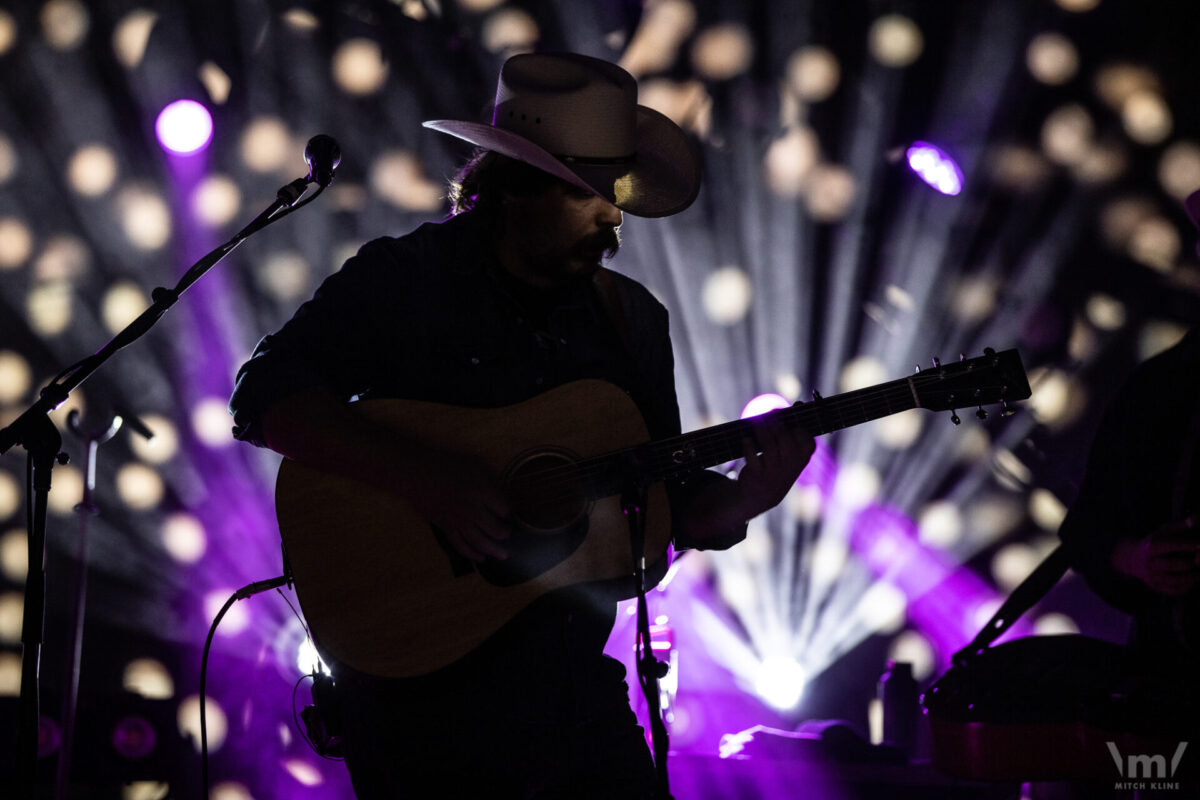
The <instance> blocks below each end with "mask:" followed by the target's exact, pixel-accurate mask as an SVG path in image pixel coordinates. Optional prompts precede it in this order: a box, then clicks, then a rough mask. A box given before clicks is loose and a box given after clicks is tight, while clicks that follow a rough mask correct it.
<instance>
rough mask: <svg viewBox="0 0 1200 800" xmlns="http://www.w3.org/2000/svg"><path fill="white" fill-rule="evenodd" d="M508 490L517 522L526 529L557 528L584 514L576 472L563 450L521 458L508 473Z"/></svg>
mask: <svg viewBox="0 0 1200 800" xmlns="http://www.w3.org/2000/svg"><path fill="white" fill-rule="evenodd" d="M508 493H509V500H510V502H511V503H512V505H513V509H514V515H515V517H516V519H517V522H519V523H520V524H521V526H523V527H524V528H526V529H528V530H529V531H530V532H534V533H553V532H556V531H561V530H562V529H564V528H567V527H569V526H570V525H572V524H573V523H575V522H576V521H577V520H578V519H579V518H580V517H581V516H583V515H584V514H585V513H587V500H586V498H585V496H584V492H583V489H582V485H581V481H580V476H579V471H578V468H577V465H576V464H575V461H574V459H573V458H571V456H570V455H569V454H567V453H561V452H556V451H550V452H541V453H538V454H536V455H532V456H529V457H527V458H524V459H522V460H521V461H520V462H518V463H517V464H516V466H515V467H514V468H513V469H512V471H511V472H510V474H509V478H508Z"/></svg>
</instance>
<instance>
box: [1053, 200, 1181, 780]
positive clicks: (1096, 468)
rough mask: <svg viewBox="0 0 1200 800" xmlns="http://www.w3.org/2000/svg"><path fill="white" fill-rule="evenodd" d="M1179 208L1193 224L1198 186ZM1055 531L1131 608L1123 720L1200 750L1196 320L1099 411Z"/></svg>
mask: <svg viewBox="0 0 1200 800" xmlns="http://www.w3.org/2000/svg"><path fill="white" fill-rule="evenodd" d="M1186 207H1187V210H1188V214H1189V216H1190V217H1191V219H1192V221H1193V222H1194V223H1196V224H1197V225H1200V192H1197V193H1195V194H1193V195H1192V196H1191V197H1189V198H1188V200H1187V202H1186ZM1197 250H1198V252H1200V246H1198V247H1197ZM1059 534H1060V536H1061V538H1062V540H1063V542H1064V543H1065V544H1066V545H1067V547H1068V549H1069V555H1070V561H1071V564H1072V566H1073V567H1074V568H1075V570H1076V571H1078V572H1079V573H1081V574H1082V575H1083V577H1084V578H1085V580H1086V581H1087V583H1088V585H1089V586H1091V588H1092V589H1093V590H1094V591H1095V592H1096V593H1097V594H1098V595H1099V596H1100V597H1101V598H1103V599H1104V600H1105V601H1106V602H1107V603H1109V604H1110V605H1112V606H1113V607H1115V608H1117V609H1119V610H1121V611H1124V612H1126V613H1128V614H1130V615H1131V616H1132V618H1133V626H1132V630H1131V636H1130V641H1129V645H1130V647H1129V650H1128V654H1129V656H1130V660H1129V664H1128V667H1127V673H1128V678H1127V679H1125V680H1124V681H1123V682H1122V683H1121V685H1119V686H1117V687H1115V690H1116V691H1117V692H1118V693H1119V694H1121V695H1123V696H1124V697H1125V702H1126V703H1127V712H1126V713H1127V715H1128V716H1127V717H1126V718H1125V722H1126V723H1127V724H1129V725H1130V727H1131V728H1132V729H1140V730H1147V731H1151V732H1154V731H1161V732H1163V733H1164V734H1166V736H1167V743H1168V744H1169V745H1172V746H1175V745H1173V744H1172V743H1174V742H1176V741H1185V740H1191V743H1190V744H1189V745H1188V747H1189V748H1192V747H1195V748H1197V749H1198V750H1200V741H1195V739H1196V736H1195V734H1196V733H1198V732H1200V589H1198V586H1200V326H1194V327H1192V328H1191V330H1190V331H1189V332H1188V333H1187V334H1186V335H1185V336H1184V337H1183V339H1182V340H1181V341H1180V342H1179V343H1177V344H1176V345H1175V346H1173V347H1171V348H1169V349H1168V350H1166V351H1164V352H1162V353H1160V354H1158V355H1156V356H1154V357H1152V358H1150V359H1147V360H1146V361H1145V362H1143V363H1142V364H1140V365H1139V366H1138V367H1137V368H1136V369H1135V370H1134V372H1133V373H1132V375H1131V376H1130V377H1129V379H1128V380H1127V381H1126V383H1125V384H1124V385H1123V387H1122V388H1121V390H1120V392H1119V393H1118V394H1117V397H1116V398H1115V400H1114V401H1113V402H1112V404H1111V405H1110V406H1109V408H1108V409H1107V410H1106V412H1105V414H1104V417H1103V418H1102V420H1101V423H1100V426H1099V428H1098V430H1097V433H1096V436H1095V439H1094V441H1093V443H1092V449H1091V453H1090V455H1089V458H1088V463H1087V470H1086V474H1085V476H1084V481H1083V484H1082V486H1081V487H1080V491H1079V495H1078V497H1077V499H1076V500H1075V502H1074V503H1073V504H1072V506H1071V508H1070V510H1069V512H1068V514H1067V517H1066V519H1065V520H1064V522H1063V525H1062V527H1061V529H1060V532H1059ZM1164 755H1165V757H1166V759H1168V760H1169V759H1170V758H1171V755H1172V753H1171V752H1167V753H1165V754H1164ZM1185 755H1186V756H1187V758H1186V760H1185V761H1184V762H1183V764H1184V766H1185V767H1188V768H1190V769H1192V770H1194V769H1195V766H1196V765H1197V764H1198V763H1200V761H1197V759H1196V758H1195V756H1196V753H1195V752H1191V753H1185ZM1123 757H1124V756H1123ZM1185 771H1186V770H1183V769H1182V768H1181V771H1180V775H1181V776H1182V777H1187V778H1188V779H1189V785H1190V786H1192V787H1196V786H1200V775H1195V774H1192V775H1183V774H1182V773H1183V772H1185ZM1113 775H1114V778H1116V777H1119V776H1118V774H1117V771H1116V766H1115V764H1114V770H1113Z"/></svg>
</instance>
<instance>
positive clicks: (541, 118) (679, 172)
mask: <svg viewBox="0 0 1200 800" xmlns="http://www.w3.org/2000/svg"><path fill="white" fill-rule="evenodd" d="M425 127H427V128H432V129H433V130H435V131H441V132H442V133H448V134H450V135H451V136H457V137H458V138H459V139H465V140H466V141H468V142H471V143H472V144H475V145H478V146H479V147H483V148H485V149H487V150H494V151H496V152H497V153H502V154H503V155H506V156H509V157H511V158H515V159H517V160H518V161H524V162H525V163H527V164H531V165H532V166H535V167H537V168H538V169H540V170H543V171H545V172H548V173H550V174H551V175H555V176H557V177H559V178H562V179H563V180H565V181H568V182H570V183H573V184H575V185H576V186H580V187H582V188H584V189H588V190H589V191H592V192H595V193H596V194H598V195H600V196H601V197H603V198H605V199H607V200H608V201H609V202H611V203H612V204H613V205H615V206H617V208H620V209H622V210H623V211H627V212H628V213H630V214H633V215H634V216H637V217H665V216H667V215H669V214H675V213H678V212H680V211H683V210H684V209H685V208H687V207H688V206H689V205H691V204H692V201H693V200H695V199H696V194H697V193H698V192H699V191H700V159H699V157H698V156H697V154H696V151H695V148H693V146H692V143H691V142H690V141H689V140H688V138H687V135H686V134H685V133H684V132H683V131H682V130H681V129H680V128H679V126H678V125H676V124H675V123H674V122H672V121H671V120H670V119H668V118H667V117H665V116H663V115H662V114H660V113H658V112H657V111H655V110H653V109H651V108H647V107H645V106H640V105H638V104H637V82H636V81H635V80H634V79H633V76H632V75H630V74H629V73H628V72H626V71H625V70H623V69H621V68H620V67H618V66H617V65H616V64H611V63H609V62H607V61H603V60H601V59H598V58H591V57H590V56H583V55H578V54H576V53H554V54H534V53H527V54H522V55H516V56H513V57H512V58H510V59H508V60H507V61H505V62H504V66H502V67H501V68H500V81H499V84H498V86H497V87H496V105H495V108H494V110H493V112H492V122H491V124H486V123H482V122H463V121H457V120H432V121H430V122H426V123H425Z"/></svg>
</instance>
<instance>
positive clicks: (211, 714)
mask: <svg viewBox="0 0 1200 800" xmlns="http://www.w3.org/2000/svg"><path fill="white" fill-rule="evenodd" d="M204 716H205V722H206V727H207V728H208V752H210V753H215V752H217V751H218V750H220V749H221V745H223V744H225V735H226V733H228V731H229V722H228V718H227V717H226V716H225V709H223V708H221V704H220V703H218V702H217V701H216V700H215V699H213V698H212V697H209V698H208V701H207V702H206V703H205V709H204ZM175 721H176V724H177V725H178V726H179V732H180V733H181V734H183V736H184V737H185V738H188V739H191V741H192V745H193V746H194V747H195V748H196V752H197V753H198V752H200V696H199V695H191V696H190V697H187V698H186V699H184V701H183V702H181V703H180V704H179V710H178V711H177V712H176V714H175Z"/></svg>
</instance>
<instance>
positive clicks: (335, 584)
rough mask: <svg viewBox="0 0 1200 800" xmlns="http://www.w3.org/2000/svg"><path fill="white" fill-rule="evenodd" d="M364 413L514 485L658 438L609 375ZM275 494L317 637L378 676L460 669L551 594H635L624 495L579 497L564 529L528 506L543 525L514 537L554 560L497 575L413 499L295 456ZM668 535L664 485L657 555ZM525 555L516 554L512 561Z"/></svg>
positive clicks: (382, 406) (654, 534)
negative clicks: (590, 588) (491, 402)
mask: <svg viewBox="0 0 1200 800" xmlns="http://www.w3.org/2000/svg"><path fill="white" fill-rule="evenodd" d="M356 408H358V409H359V410H360V411H361V413H362V414H364V415H365V416H367V417H368V418H370V419H372V420H374V421H376V422H378V423H380V424H383V425H386V426H388V427H390V428H393V429H395V430H397V431H400V432H402V433H403V435H404V436H405V437H406V438H411V439H412V440H413V441H416V442H419V443H421V444H425V445H427V446H429V447H431V448H438V449H441V450H448V451H451V452H455V453H461V454H463V455H464V456H469V457H472V458H474V459H475V460H477V461H479V462H481V463H483V464H484V465H485V466H487V467H489V468H491V469H493V470H494V471H495V472H496V474H498V475H501V476H505V478H506V479H507V478H509V477H512V476H514V475H518V474H520V473H521V471H522V469H523V468H524V467H525V466H527V465H529V464H539V463H544V462H549V463H550V464H551V465H552V466H564V465H565V466H566V467H567V468H568V470H567V471H568V474H569V475H570V474H573V473H571V471H570V465H571V463H573V462H575V461H577V460H578V459H581V458H587V457H589V456H596V455H601V454H604V453H608V452H611V451H614V450H620V449H623V448H627V447H631V446H633V445H637V444H641V443H643V442H646V441H647V440H648V439H649V434H648V432H647V430H646V426H645V423H644V422H643V421H642V418H641V415H640V414H639V413H638V409H637V406H636V405H635V404H634V403H633V401H632V400H631V399H630V398H629V397H628V395H626V394H625V392H623V391H622V390H620V389H619V388H617V387H616V386H614V385H612V384H610V383H607V382H605V381H600V380H583V381H576V382H573V383H569V384H566V385H564V386H561V387H558V388H556V389H553V390H551V391H549V392H546V393H545V394H542V395H539V396H537V397H534V398H532V399H530V400H527V401H525V402H523V403H519V404H516V405H512V406H507V407H504V408H496V409H473V408H459V407H455V406H447V405H442V404H438V403H428V402H418V401H408V400H368V401H364V402H362V403H360V404H357V405H356ZM559 471H560V472H562V470H561V469H560V470H559ZM574 477H575V478H577V479H578V480H580V481H585V480H586V476H583V477H579V476H574ZM560 483H561V481H560ZM577 494H578V493H577ZM275 499H276V509H277V514H278V518H279V528H280V533H281V535H282V537H283V542H284V546H285V547H286V549H287V554H288V560H289V562H290V563H291V567H292V573H293V575H294V577H295V582H296V592H297V594H298V596H299V599H300V605H301V607H302V608H303V610H304V615H305V617H306V618H307V620H308V623H309V626H310V627H311V629H312V632H313V636H314V638H315V639H316V641H317V644H318V645H319V646H320V647H321V648H322V650H323V651H325V652H326V653H328V654H329V655H330V656H331V657H333V658H335V659H337V660H338V661H340V662H341V663H343V664H346V665H348V666H350V667H352V668H353V669H356V670H359V671H361V672H366V673H369V674H372V675H378V676H381V677H407V676H414V675H421V674H425V673H428V672H432V671H434V670H436V669H438V668H440V667H442V666H446V665H448V664H450V663H453V662H454V661H456V660H458V659H459V658H461V657H463V656H464V655H466V654H467V653H469V652H471V651H472V650H473V649H475V648H476V647H478V646H479V645H480V644H482V643H483V642H484V641H485V640H486V639H487V638H488V637H490V636H491V635H492V634H493V633H495V632H496V631H497V630H499V628H500V627H501V626H503V625H504V624H505V623H506V622H508V621H509V620H510V619H512V618H513V616H515V615H516V614H517V613H518V612H520V611H521V610H522V609H523V608H525V607H526V606H528V605H529V604H530V603H531V602H532V601H533V600H535V599H536V598H538V597H540V596H542V595H544V594H546V593H547V592H551V591H554V590H556V589H559V588H563V587H566V586H572V585H576V584H581V583H588V582H592V581H600V580H614V579H620V580H627V582H628V583H627V588H628V589H629V590H632V588H633V581H632V574H633V560H632V557H631V551H630V542H629V526H628V523H627V521H626V519H625V516H624V514H622V513H621V508H620V498H619V497H617V496H615V495H613V496H608V497H600V498H595V499H593V500H588V501H580V503H579V506H578V508H576V509H575V511H574V512H571V513H567V514H566V515H565V516H564V518H563V519H562V524H561V525H557V526H556V525H554V524H551V523H548V522H547V521H546V518H545V516H544V515H538V514H537V513H536V509H528V510H529V511H531V512H534V513H529V514H527V515H525V516H528V517H529V518H534V519H536V520H537V522H536V524H534V525H527V526H524V528H523V529H522V530H521V531H519V532H518V535H517V537H516V540H517V541H518V542H519V541H527V542H532V549H534V550H537V549H539V548H540V549H541V550H542V551H543V555H542V556H541V557H539V558H535V559H534V561H533V562H532V563H533V566H531V567H527V568H526V570H525V572H526V573H532V574H521V573H519V572H518V573H517V574H515V575H514V574H511V573H493V572H490V571H489V568H488V566H487V565H484V566H483V567H482V568H481V569H482V572H481V569H476V568H475V566H474V565H472V564H471V562H468V561H466V560H465V559H463V558H461V557H460V556H457V554H456V553H454V552H453V551H452V550H450V549H449V547H448V546H447V545H446V544H445V543H444V540H443V539H442V538H441V537H440V536H439V535H438V532H437V531H436V530H435V529H434V528H433V527H432V526H431V525H430V523H429V522H428V520H426V519H424V518H422V517H421V516H420V515H419V514H417V513H416V512H415V511H414V510H413V509H412V508H411V507H410V506H409V505H408V504H407V503H406V502H405V501H403V500H401V499H399V498H397V497H395V496H391V495H389V494H387V493H386V492H384V491H381V490H379V489H376V488H375V487H372V486H368V485H366V484H363V483H360V482H357V481H353V480H350V479H347V478H343V477H341V476H338V475H335V474H333V473H332V472H327V471H323V470H319V469H314V468H312V467H309V466H305V465H302V464H299V463H297V462H294V461H291V460H287V459H285V460H284V462H283V464H282V465H281V467H280V470H279V478H278V482H277V484H276V495H275ZM670 530H671V522H670V512H669V509H668V506H667V502H666V491H665V488H664V486H663V484H662V483H655V484H653V485H652V486H651V487H650V494H649V502H648V503H647V512H646V542H645V553H646V557H647V561H648V562H654V561H656V560H658V559H659V558H661V557H662V555H663V554H664V553H665V551H666V548H667V544H668V542H669V540H670ZM563 537H568V538H569V539H570V541H569V542H567V540H566V539H564V538H563ZM543 544H545V545H546V546H542V545H543ZM545 553H549V554H550V555H549V556H546V555H545ZM520 559H521V554H520V552H515V553H513V555H510V558H509V559H508V560H507V561H514V560H516V561H520ZM547 559H549V560H547ZM507 561H506V562H493V565H495V564H500V565H504V564H506V563H507Z"/></svg>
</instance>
